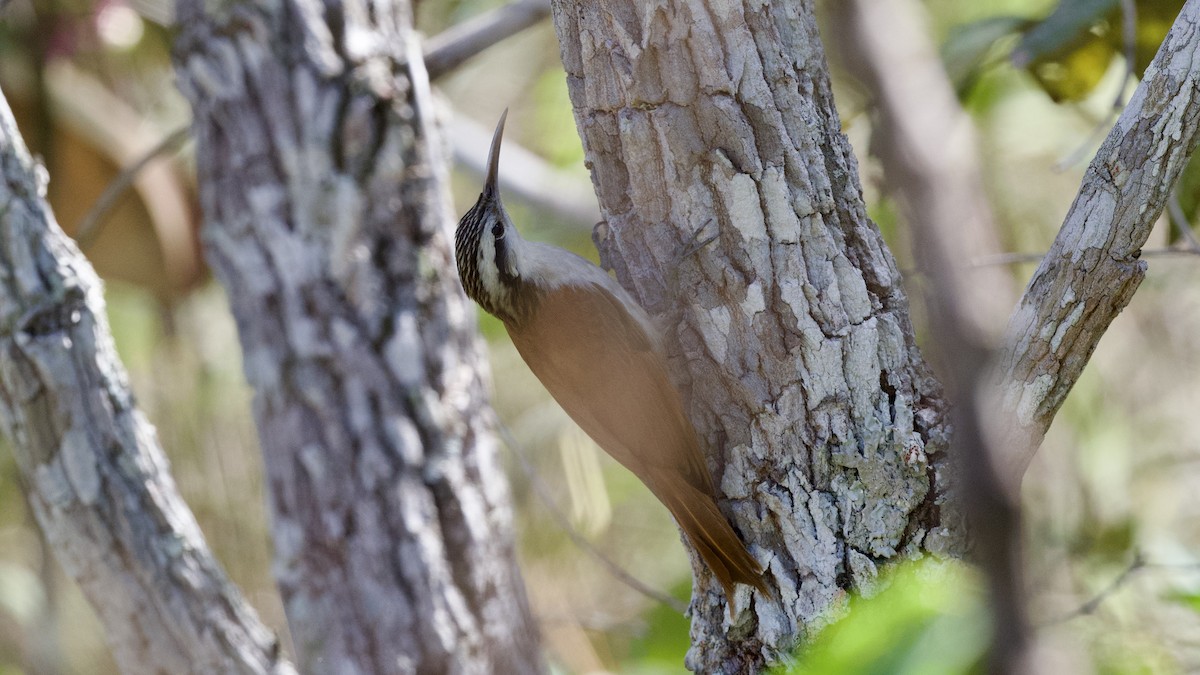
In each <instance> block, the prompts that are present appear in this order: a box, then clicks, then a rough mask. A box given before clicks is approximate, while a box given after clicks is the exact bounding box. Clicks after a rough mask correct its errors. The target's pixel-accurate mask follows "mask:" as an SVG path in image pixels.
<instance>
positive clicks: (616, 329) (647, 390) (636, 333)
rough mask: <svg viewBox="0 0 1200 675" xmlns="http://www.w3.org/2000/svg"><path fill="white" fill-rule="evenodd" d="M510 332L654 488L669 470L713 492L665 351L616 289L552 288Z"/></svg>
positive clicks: (575, 409)
mask: <svg viewBox="0 0 1200 675" xmlns="http://www.w3.org/2000/svg"><path fill="white" fill-rule="evenodd" d="M508 332H509V335H510V336H511V337H512V340H513V344H515V345H516V347H517V351H519V352H520V353H521V357H522V358H523V359H525V362H526V363H527V364H528V365H529V368H530V370H532V371H533V373H534V374H535V375H537V377H538V379H539V380H541V381H542V384H543V385H545V387H546V389H547V390H549V391H550V394H551V395H552V396H554V398H555V400H557V401H558V403H559V405H561V406H562V407H563V409H564V410H566V411H567V414H568V415H570V416H571V419H573V420H575V422H576V423H577V424H578V425H579V426H580V427H581V428H582V429H583V430H584V431H585V432H587V434H588V435H589V436H591V437H592V439H593V440H595V441H596V443H598V444H599V445H600V447H602V448H604V450H605V451H606V452H608V453H609V454H610V455H612V456H613V458H614V459H616V460H617V461H618V462H620V463H621V464H623V465H624V466H625V467H627V468H628V469H629V470H631V471H633V472H634V473H635V474H637V475H638V477H639V478H641V479H642V480H643V481H644V482H646V483H647V485H649V487H650V488H651V489H652V490H654V491H655V492H658V490H657V489H656V487H657V486H656V485H655V484H654V483H655V482H657V481H655V480H654V479H655V477H656V476H659V475H662V474H663V473H664V472H666V473H672V474H677V475H679V474H681V475H682V477H683V478H684V479H685V480H686V481H687V482H688V483H690V484H691V485H693V486H695V487H696V488H698V489H700V490H702V491H703V492H704V493H706V494H709V495H712V494H713V487H712V479H711V477H710V476H709V473H708V469H707V467H706V466H705V464H704V458H703V456H702V455H701V454H700V449H699V446H698V444H697V442H696V437H695V432H694V431H693V429H692V426H691V423H690V422H689V421H688V420H687V418H686V417H685V416H684V413H683V406H682V404H681V403H680V399H679V394H678V392H676V390H675V388H674V386H673V385H672V384H671V381H670V379H669V378H668V377H667V370H666V364H665V362H664V360H663V357H662V355H661V354H660V353H659V352H658V351H657V350H656V349H655V348H654V347H653V345H654V340H653V339H652V338H650V337H649V336H648V335H646V332H645V330H644V329H643V328H642V326H641V324H640V323H639V322H638V321H637V320H636V319H635V318H634V317H632V316H631V315H630V314H629V312H628V311H627V310H626V309H625V308H624V306H623V305H622V303H621V301H620V300H618V299H617V298H616V297H615V296H614V295H613V294H612V293H611V292H609V291H608V290H606V289H604V288H603V287H601V286H599V285H596V284H587V285H584V286H569V287H562V288H558V289H555V290H553V291H549V292H547V293H546V294H545V295H543V296H542V297H541V299H540V301H539V303H538V307H537V310H536V311H535V312H533V316H532V317H531V318H530V320H529V321H527V322H526V323H525V324H523V325H521V326H509V327H508Z"/></svg>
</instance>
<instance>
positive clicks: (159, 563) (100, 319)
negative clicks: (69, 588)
mask: <svg viewBox="0 0 1200 675" xmlns="http://www.w3.org/2000/svg"><path fill="white" fill-rule="evenodd" d="M40 172H41V168H40V167H38V166H36V165H35V164H34V162H33V161H32V160H31V158H30V156H29V153H28V151H27V150H26V148H25V146H24V143H23V142H22V141H21V139H20V137H19V136H18V135H17V129H16V125H15V124H14V122H13V119H12V114H11V112H10V111H9V108H8V103H7V102H6V101H5V100H4V97H3V96H2V95H0V424H2V425H3V428H4V433H5V435H6V436H8V438H9V440H10V441H11V443H12V449H13V452H14V454H15V455H16V459H17V467H18V470H19V471H20V474H21V477H22V483H23V485H24V488H25V493H26V498H27V499H28V501H29V505H30V509H31V510H32V512H33V515H34V517H35V519H36V520H37V523H38V526H39V527H40V528H41V530H42V532H43V534H44V535H45V537H46V540H47V541H48V542H49V543H50V546H51V548H52V549H53V551H54V555H55V558H57V560H58V562H59V563H60V564H61V565H62V566H63V568H64V569H65V570H66V572H67V574H68V575H70V576H71V577H72V578H73V579H74V580H75V581H76V582H78V583H79V585H80V588H81V589H82V590H83V593H84V595H85V596H86V597H87V598H88V600H89V602H90V603H91V604H92V607H93V608H94V609H95V611H96V614H97V615H98V616H99V618H100V621H101V623H102V624H103V625H104V630H105V636H106V638H107V640H108V644H109V647H110V648H111V649H112V653H113V657H114V658H115V660H116V662H117V664H118V665H119V666H120V668H121V670H122V672H124V673H128V674H131V675H132V674H136V673H275V674H278V675H284V674H286V673H294V672H295V671H294V669H293V668H292V666H291V665H290V664H289V663H287V662H286V661H284V660H282V659H281V658H280V656H279V645H278V641H277V640H276V638H275V636H274V635H272V634H271V631H270V630H268V629H267V628H266V627H265V626H264V625H263V624H262V623H261V622H260V621H259V620H258V617H257V616H256V615H255V613H254V610H253V609H251V608H250V606H249V605H248V604H246V602H245V600H243V599H242V597H241V594H240V593H239V592H238V590H237V589H236V588H235V587H234V586H233V584H231V583H230V582H229V580H228V579H227V578H226V576H225V573H224V571H223V570H222V569H221V567H220V565H218V563H217V561H216V560H215V559H214V558H213V556H212V553H211V552H210V551H209V549H208V545H207V544H206V543H205V541H204V537H203V535H201V533H200V529H199V527H198V526H197V525H196V521H195V519H194V518H193V516H192V513H191V511H189V510H188V508H187V505H186V504H184V503H183V500H182V499H181V498H180V497H179V493H178V491H177V490H176V489H175V483H174V481H173V480H172V478H171V475H170V473H169V471H168V469H167V460H166V457H165V456H164V455H163V451H162V448H161V447H160V446H159V444H158V439H157V438H156V436H155V432H154V428H153V427H152V426H151V425H150V423H149V422H147V421H146V418H145V417H144V416H143V415H142V413H141V412H140V411H139V410H138V409H137V407H136V405H135V404H134V399H133V394H132V393H131V392H130V389H129V383H128V381H127V378H126V375H125V370H124V368H123V367H122V365H121V363H120V361H119V360H118V358H117V354H116V351H115V349H114V348H113V342H112V336H111V334H110V333H109V330H108V322H107V320H106V319H105V314H104V298H103V289H102V288H101V285H100V280H99V279H98V278H97V277H96V273H95V272H94V271H93V270H92V268H91V265H89V264H88V262H87V261H86V260H85V259H84V257H83V255H82V254H81V253H80V252H79V249H78V248H76V246H75V244H74V243H73V242H72V241H71V240H70V239H69V238H68V237H67V236H66V235H65V234H64V233H63V231H62V230H61V229H60V228H59V227H58V224H57V223H56V222H55V220H54V216H53V214H51V212H50V207H49V205H48V204H47V203H46V200H45V187H46V186H45V181H46V177H45V176H44V175H41V174H40ZM66 187H67V189H69V187H70V186H66Z"/></svg>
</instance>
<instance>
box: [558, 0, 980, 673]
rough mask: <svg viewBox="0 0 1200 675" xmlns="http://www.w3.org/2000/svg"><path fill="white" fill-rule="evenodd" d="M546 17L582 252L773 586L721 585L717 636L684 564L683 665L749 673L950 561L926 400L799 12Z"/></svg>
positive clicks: (668, 7)
mask: <svg viewBox="0 0 1200 675" xmlns="http://www.w3.org/2000/svg"><path fill="white" fill-rule="evenodd" d="M554 17H555V25H556V29H557V32H558V37H559V41H560V44H561V49H562V56H563V63H564V65H565V67H566V70H567V80H568V86H569V89H570V94H571V99H572V102H573V103H574V107H575V115H576V122H577V124H578V127H579V130H580V132H581V135H582V136H583V140H584V147H585V149H586V151H587V156H588V160H589V162H590V164H591V169H592V178H593V182H594V184H595V186H596V191H597V193H598V195H599V198H600V203H601V207H602V210H603V213H604V218H605V222H604V223H602V224H601V225H600V226H598V229H597V232H596V239H597V245H598V247H599V249H600V252H601V256H602V259H603V260H604V261H605V263H606V264H607V265H609V266H611V267H612V268H614V269H615V271H616V273H617V277H618V279H619V280H620V281H621V282H622V283H623V284H624V285H625V286H626V287H627V288H629V289H630V290H631V291H632V292H633V293H634V294H635V295H636V297H638V298H639V299H640V300H641V302H642V303H643V304H644V305H645V306H646V307H647V308H648V309H649V310H650V311H651V313H652V314H656V315H657V316H659V317H660V318H661V319H662V320H663V323H664V325H665V326H666V327H667V332H668V338H669V340H671V341H673V342H674V345H673V351H674V357H675V358H676V364H675V365H676V369H675V370H676V375H677V376H678V379H679V381H680V383H681V385H682V388H683V390H684V391H685V395H686V398H687V400H688V402H689V404H690V414H691V417H692V420H693V421H694V422H695V424H696V426H697V428H698V430H699V431H700V432H701V434H702V435H703V437H704V438H705V439H706V441H707V444H708V447H709V448H710V455H709V458H710V468H711V469H713V472H714V476H715V478H716V480H717V483H718V484H719V485H720V487H721V490H722V491H723V493H724V495H725V497H726V501H725V507H726V513H727V514H728V515H729V516H731V517H732V520H733V522H734V523H735V524H736V525H737V527H738V528H739V529H740V530H741V532H742V533H743V535H744V537H745V539H746V541H747V542H749V543H750V545H751V550H752V551H753V552H755V553H756V555H757V557H758V558H759V560H761V561H763V562H765V563H767V566H768V576H769V579H770V581H771V583H772V585H774V586H775V587H776V588H777V589H778V598H777V599H767V598H762V597H756V598H755V599H754V602H753V604H752V605H750V603H749V602H748V599H749V589H746V588H742V589H741V590H739V593H738V598H737V606H738V607H739V608H747V607H748V606H749V607H750V609H751V610H752V611H750V612H743V613H741V614H739V615H738V617H737V618H736V620H735V621H734V622H731V621H730V620H729V619H727V618H726V615H725V612H724V610H723V602H722V600H721V595H720V591H719V587H718V586H717V585H716V584H715V583H714V580H713V578H712V577H711V576H710V575H709V574H708V572H707V570H704V569H703V568H702V567H700V566H695V565H694V569H695V570H696V573H697V578H696V585H695V589H694V595H693V600H692V603H693V604H692V608H693V620H692V643H693V646H692V649H691V651H689V653H688V659H687V663H688V666H689V667H690V668H692V669H693V670H696V671H698V672H726V673H734V672H753V671H756V670H760V669H762V668H763V667H764V666H765V665H767V664H770V663H773V662H775V661H776V660H777V659H778V657H779V656H780V655H781V653H785V652H786V651H787V650H789V649H790V648H792V647H793V646H794V644H795V643H796V642H797V641H799V640H803V638H804V637H805V636H806V635H807V634H808V633H809V632H810V631H811V630H812V629H813V628H816V627H818V624H819V623H820V622H821V621H822V620H824V619H825V618H826V617H827V616H828V614H827V611H828V610H829V609H831V608H832V607H833V606H834V605H835V604H836V603H838V602H839V601H840V600H841V599H842V598H844V595H845V592H846V591H847V590H849V589H860V590H866V591H869V590H870V589H871V586H872V583H873V581H874V580H875V577H876V574H877V572H878V566H879V565H880V564H881V563H884V562H886V561H889V560H894V559H897V558H903V557H909V556H914V555H918V554H920V553H922V552H924V551H932V552H937V553H957V552H961V548H962V542H961V534H962V533H961V526H960V524H959V523H960V519H959V517H958V516H957V515H952V512H951V510H948V509H946V508H945V506H946V504H945V494H944V493H945V489H946V485H947V482H948V477H947V475H946V472H947V471H948V469H949V464H950V462H949V457H948V456H947V454H946V452H945V451H946V449H947V447H948V439H947V433H948V429H947V426H946V422H945V419H944V418H945V413H944V404H943V402H942V399H941V393H940V389H939V386H938V384H937V382H936V381H934V380H933V378H932V377H931V376H930V374H929V369H928V367H927V366H926V364H925V363H924V361H923V359H922V357H921V355H920V353H919V352H918V350H917V348H916V345H915V341H914V338H913V333H912V326H911V324H910V321H909V316H908V301H907V299H906V297H905V295H904V292H903V290H902V289H901V282H900V275H899V273H898V271H897V269H896V265H895V262H894V260H893V259H892V256H891V254H890V253H889V252H888V250H887V249H886V247H885V245H884V243H883V240H882V238H881V237H880V234H879V232H878V230H877V229H876V227H875V226H874V225H873V224H872V223H871V222H870V221H869V220H868V219H867V217H866V213H865V210H864V206H863V202H862V196H861V188H860V185H859V182H858V167H857V165H856V162H855V159H854V156H853V154H852V152H851V149H850V146H849V143H848V142H847V140H846V138H845V137H844V136H843V135H842V134H841V131H840V123H839V120H838V116H837V112H836V110H835V109H834V104H833V97H832V94H831V92H830V86H829V78H828V70H827V66H826V63H825V56H824V52H823V50H822V47H821V43H820V41H819V39H818V37H817V28H816V22H815V20H814V17H813V14H812V6H811V3H810V2H792V1H788V2H783V1H777V2H764V3H749V4H747V5H742V4H740V3H733V4H729V3H709V2H702V1H700V0H692V1H685V0H668V1H665V2H660V3H657V4H655V5H654V6H653V7H648V6H646V5H645V3H641V2H637V1H636V0H602V1H593V0H588V1H585V0H556V1H555V3H554ZM697 233H698V234H697ZM712 234H718V235H719V238H718V239H717V240H716V241H715V242H714V243H712V244H709V245H708V246H706V247H703V248H701V249H700V250H699V251H698V252H696V253H695V254H694V255H691V256H689V257H686V258H682V259H681V258H680V252H681V251H683V250H685V249H686V248H687V242H689V241H690V240H692V239H693V237H695V236H698V237H700V238H701V240H703V238H704V237H707V236H709V235H712Z"/></svg>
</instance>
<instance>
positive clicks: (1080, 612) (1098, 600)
mask: <svg viewBox="0 0 1200 675" xmlns="http://www.w3.org/2000/svg"><path fill="white" fill-rule="evenodd" d="M1146 567H1147V565H1146V560H1145V559H1144V558H1143V557H1142V554H1141V553H1136V554H1134V556H1133V560H1132V561H1131V562H1130V563H1129V566H1128V567H1126V568H1125V569H1124V570H1122V571H1121V573H1120V574H1118V575H1117V576H1116V578H1114V579H1113V580H1112V581H1111V582H1109V584H1108V585H1107V586H1105V587H1104V588H1102V589H1101V590H1100V592H1099V593H1097V594H1096V595H1093V596H1092V597H1091V598H1088V600H1087V602H1085V603H1083V604H1082V605H1080V606H1078V607H1076V608H1075V609H1073V610H1071V611H1069V612H1067V613H1066V614H1064V615H1062V616H1060V617H1058V618H1057V619H1054V620H1052V621H1049V622H1047V624H1046V625H1050V626H1052V625H1054V624H1059V623H1066V622H1067V621H1070V620H1071V619H1075V618H1078V617H1081V616H1085V615H1088V614H1091V613H1093V612H1095V611H1096V610H1097V609H1099V608H1100V605H1101V604H1102V603H1103V602H1104V601H1105V600H1107V599H1108V596H1110V595H1112V594H1113V593H1115V592H1116V591H1117V590H1118V589H1120V588H1121V586H1124V585H1125V582H1126V581H1128V580H1129V578H1130V577H1132V576H1133V574H1134V573H1135V572H1137V571H1139V570H1143V569H1145V568H1146Z"/></svg>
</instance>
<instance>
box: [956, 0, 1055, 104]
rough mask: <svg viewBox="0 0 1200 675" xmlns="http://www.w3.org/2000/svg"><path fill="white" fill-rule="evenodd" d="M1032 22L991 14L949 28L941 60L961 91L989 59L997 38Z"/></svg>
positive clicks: (1016, 31) (1010, 34)
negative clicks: (978, 19) (984, 17)
mask: <svg viewBox="0 0 1200 675" xmlns="http://www.w3.org/2000/svg"><path fill="white" fill-rule="evenodd" d="M1032 24H1033V22H1032V21H1030V20H1028V19H1023V18H1021V17H1018V16H994V17H991V18H988V19H982V20H980V21H972V22H970V23H965V24H962V25H959V26H955V27H954V28H952V29H951V30H950V34H949V35H948V36H947V37H946V41H945V42H944V43H942V49H941V52H942V63H943V64H944V65H945V67H946V73H947V74H948V75H949V76H950V81H951V82H953V83H954V88H955V90H956V91H958V92H959V93H960V94H961V93H962V92H964V91H966V90H967V89H969V88H970V87H971V85H972V84H974V82H975V80H976V79H978V77H979V75H980V73H981V71H982V70H983V69H984V68H986V67H987V66H988V65H990V63H989V61H990V60H989V58H988V57H989V55H990V53H991V52H992V51H993V47H994V46H995V44H996V43H997V42H999V41H1000V40H1003V39H1004V38H1006V37H1009V36H1012V35H1016V34H1018V33H1020V32H1021V31H1023V30H1025V29H1026V28H1027V27H1028V26H1030V25H1032Z"/></svg>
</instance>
